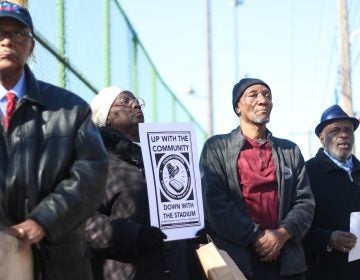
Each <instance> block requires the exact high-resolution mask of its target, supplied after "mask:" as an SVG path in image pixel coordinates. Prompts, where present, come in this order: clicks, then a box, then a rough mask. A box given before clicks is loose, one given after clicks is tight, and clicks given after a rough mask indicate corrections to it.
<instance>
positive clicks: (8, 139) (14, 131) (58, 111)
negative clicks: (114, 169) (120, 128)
mask: <svg viewBox="0 0 360 280" xmlns="http://www.w3.org/2000/svg"><path fill="white" fill-rule="evenodd" d="M25 77H26V93H25V96H24V97H23V98H22V99H21V100H19V102H18V104H17V108H16V110H15V112H14V114H13V116H12V118H11V120H10V124H9V128H8V130H7V131H6V130H5V129H4V126H3V125H1V137H0V188H1V197H0V198H1V206H2V207H1V213H0V215H1V217H0V218H1V223H2V224H5V225H13V224H17V223H20V222H22V221H24V220H25V219H27V218H31V219H33V220H35V221H36V222H38V223H39V224H40V225H41V226H42V227H43V228H44V229H45V231H46V238H45V240H44V241H43V242H41V254H42V256H43V258H42V259H41V263H42V264H44V266H42V268H43V269H44V268H45V269H46V270H47V272H48V275H47V276H46V277H45V279H66V280H69V279H91V276H90V275H89V269H88V268H89V265H88V261H87V259H86V258H85V243H84V236H83V235H84V233H83V224H84V221H85V220H86V218H87V217H88V216H90V215H91V214H92V213H93V212H94V211H95V210H96V209H97V207H98V206H99V204H100V202H101V198H102V196H103V192H104V191H103V190H104V188H103V186H104V183H105V181H106V177H107V163H108V159H107V154H106V151H105V149H104V145H103V143H102V141H101V138H100V135H99V133H98V130H97V128H96V127H95V126H94V124H93V123H92V121H91V110H90V107H89V105H88V104H87V103H86V102H85V101H83V100H82V99H81V98H80V97H79V96H77V95H75V94H73V93H70V92H69V91H66V90H64V89H61V88H58V87H55V86H53V85H50V84H47V83H44V82H41V81H38V80H36V79H35V77H34V76H33V74H32V72H31V71H30V69H29V68H28V67H27V66H26V67H25ZM34 247H35V246H34ZM45 264H46V265H45Z"/></svg>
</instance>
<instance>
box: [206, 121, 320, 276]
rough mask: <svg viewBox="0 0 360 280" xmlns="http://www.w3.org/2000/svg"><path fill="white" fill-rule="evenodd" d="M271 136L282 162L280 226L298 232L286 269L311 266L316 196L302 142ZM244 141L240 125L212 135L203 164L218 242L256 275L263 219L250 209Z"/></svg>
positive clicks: (285, 256) (209, 216)
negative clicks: (242, 166)
mask: <svg viewBox="0 0 360 280" xmlns="http://www.w3.org/2000/svg"><path fill="white" fill-rule="evenodd" d="M268 140H269V141H270V143H271V146H272V155H273V158H274V162H275V166H276V178H277V183H278V194H279V227H280V226H281V227H284V228H286V229H287V230H288V231H289V232H290V234H291V236H292V238H291V240H289V241H288V242H286V243H285V245H284V247H283V248H282V250H281V254H280V257H279V259H280V264H281V275H284V276H285V275H293V274H298V273H302V272H305V270H306V265H305V256H304V251H303V247H302V239H303V237H304V236H305V233H306V232H307V230H308V229H309V227H310V225H311V221H312V217H313V212H314V207H315V205H314V199H313V196H312V193H311V189H310V184H309V180H308V177H307V174H306V171H305V162H304V159H303V157H302V155H301V152H300V150H299V148H298V146H297V145H295V144H294V143H293V142H291V141H288V140H285V139H279V138H275V137H273V136H272V135H271V134H270V133H269V135H268ZM244 143H245V139H244V136H243V135H242V133H241V130H240V127H238V128H236V129H234V130H233V131H231V132H230V133H229V134H224V135H216V136H213V137H211V138H210V139H208V141H207V142H206V143H205V145H204V148H203V151H202V153H201V158H200V170H201V179H202V180H201V182H202V187H203V199H204V208H205V218H206V220H207V222H208V223H209V224H210V226H211V228H212V230H214V232H215V235H214V242H215V243H216V245H218V247H220V248H221V249H223V250H226V251H227V252H228V253H229V255H230V256H231V257H232V258H233V259H234V261H235V262H236V263H237V265H238V266H239V267H240V269H241V270H242V271H243V272H244V274H245V275H247V276H248V277H251V275H252V263H251V254H253V253H254V251H253V249H252V242H253V241H254V240H255V237H256V235H257V234H258V231H259V225H258V224H256V223H255V222H254V221H253V220H252V219H251V218H250V217H249V216H248V215H247V214H246V205H245V202H244V199H243V197H242V192H241V184H240V178H239V176H238V165H237V160H238V157H239V153H240V152H241V149H242V147H243V146H244Z"/></svg>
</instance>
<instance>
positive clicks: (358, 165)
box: [316, 148, 360, 172]
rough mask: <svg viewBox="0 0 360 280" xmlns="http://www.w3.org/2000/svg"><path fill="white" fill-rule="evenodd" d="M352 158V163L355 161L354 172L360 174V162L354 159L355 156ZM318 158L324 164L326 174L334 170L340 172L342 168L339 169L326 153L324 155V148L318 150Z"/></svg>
mask: <svg viewBox="0 0 360 280" xmlns="http://www.w3.org/2000/svg"><path fill="white" fill-rule="evenodd" d="M351 156H352V161H353V170H352V172H360V161H359V160H358V159H357V158H356V157H354V155H351ZM316 157H318V158H319V159H321V160H322V161H323V162H324V164H323V167H322V168H323V170H324V171H325V172H331V171H333V170H338V169H340V167H338V166H337V165H336V164H335V163H334V162H333V161H332V160H331V159H330V158H329V157H328V156H327V155H326V154H325V153H324V148H320V149H319V150H318V152H317V153H316Z"/></svg>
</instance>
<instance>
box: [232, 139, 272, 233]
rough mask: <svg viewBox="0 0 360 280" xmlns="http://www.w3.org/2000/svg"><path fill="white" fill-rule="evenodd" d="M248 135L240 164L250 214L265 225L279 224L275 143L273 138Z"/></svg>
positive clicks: (256, 221)
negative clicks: (274, 156) (270, 141)
mask: <svg viewBox="0 0 360 280" xmlns="http://www.w3.org/2000/svg"><path fill="white" fill-rule="evenodd" d="M245 139H246V141H245V145H244V147H243V149H242V150H241V153H240V155H239V158H238V163H237V164H238V174H239V178H240V183H241V187H242V195H243V198H244V201H245V204H246V209H247V214H248V216H249V217H251V218H252V219H253V220H254V221H255V223H257V224H259V225H260V227H261V228H262V229H274V228H277V227H278V216H279V199H278V185H277V180H276V168H275V163H274V160H273V158H272V150H271V145H270V143H269V141H262V142H260V141H257V140H254V139H250V138H248V137H245Z"/></svg>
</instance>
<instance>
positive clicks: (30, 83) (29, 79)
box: [24, 64, 46, 107]
mask: <svg viewBox="0 0 360 280" xmlns="http://www.w3.org/2000/svg"><path fill="white" fill-rule="evenodd" d="M25 80H26V89H25V96H24V99H27V100H29V101H31V102H34V103H38V104H40V105H42V106H44V107H45V106H46V102H45V100H44V97H43V95H42V94H41V93H40V90H39V84H38V81H37V80H36V78H35V76H34V74H33V73H32V71H31V70H30V68H29V66H28V65H27V64H26V65H25Z"/></svg>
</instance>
